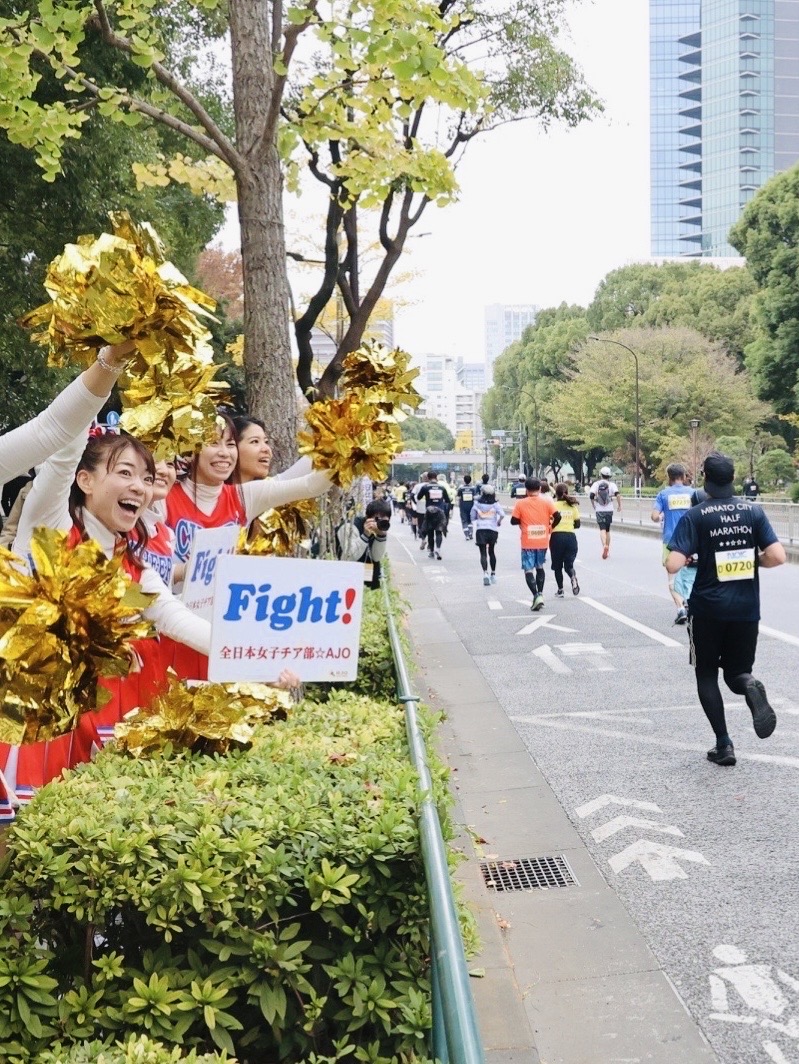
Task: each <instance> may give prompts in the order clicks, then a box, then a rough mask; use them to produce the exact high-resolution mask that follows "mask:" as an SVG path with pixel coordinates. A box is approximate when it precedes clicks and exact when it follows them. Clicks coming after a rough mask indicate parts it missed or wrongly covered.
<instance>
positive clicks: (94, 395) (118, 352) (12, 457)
mask: <svg viewBox="0 0 799 1064" xmlns="http://www.w3.org/2000/svg"><path fill="white" fill-rule="evenodd" d="M133 346H134V345H133V344H132V343H131V342H130V341H127V342H126V343H124V344H115V345H113V346H111V347H103V348H101V350H100V352H99V353H98V355H97V361H96V362H95V363H94V365H92V366H90V367H89V368H88V369H87V370H85V371H84V372H83V373H81V375H80V376H79V377H78V378H77V380H74V381H73V382H72V384H69V385H68V386H67V387H66V388H65V389H64V391H63V392H61V394H60V395H58V396H57V397H56V398H55V399H54V400H53V402H52V403H51V404H50V406H48V407H47V409H46V410H43V411H42V413H41V414H39V415H38V416H37V417H35V418H33V420H32V421H29V422H28V423H27V425H22V426H20V428H18V429H12V431H11V432H7V433H6V434H5V435H4V436H0V484H5V483H7V482H8V481H9V480H12V479H13V478H14V477H18V476H19V475H20V474H21V473H24V472H26V470H28V469H30V468H31V466H35V465H39V464H40V463H41V462H44V461H45V459H47V458H49V457H50V455H51V454H54V453H55V452H56V451H57V450H59V449H60V448H61V447H63V446H65V444H66V443H68V442H69V440H71V439H74V437H76V436H78V435H80V434H81V433H83V432H85V431H86V430H87V429H88V427H89V425H91V423H92V421H93V420H94V418H95V416H96V415H97V412H98V411H99V409H100V407H101V406H102V405H103V403H105V401H106V400H107V399H108V397H109V395H110V394H111V389H112V388H113V387H114V385H115V384H116V380H117V377H118V376H119V374H120V373H121V372H122V370H123V368H124V365H125V361H126V359H127V356H128V355H129V354H130V352H131V351H132V350H133Z"/></svg>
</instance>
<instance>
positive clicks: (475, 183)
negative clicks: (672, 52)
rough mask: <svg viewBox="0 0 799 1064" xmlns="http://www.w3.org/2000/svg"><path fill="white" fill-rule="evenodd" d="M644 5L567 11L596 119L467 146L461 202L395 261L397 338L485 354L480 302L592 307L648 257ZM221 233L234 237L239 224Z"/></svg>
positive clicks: (419, 346)
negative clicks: (598, 294) (407, 276)
mask: <svg viewBox="0 0 799 1064" xmlns="http://www.w3.org/2000/svg"><path fill="white" fill-rule="evenodd" d="M648 7H649V5H648V4H647V3H646V0H594V2H591V0H582V2H575V4H574V6H573V8H572V11H571V13H570V16H569V27H570V34H569V37H567V38H564V40H563V45H564V47H566V48H567V49H568V50H569V51H570V52H571V53H572V54H573V55H574V56H575V57H576V59H577V60H578V62H579V63H580V65H581V66H582V68H583V70H584V72H585V75H586V78H587V80H588V82H589V84H590V85H591V86H592V87H593V89H594V90H595V92H597V93H598V95H599V96H600V97H601V98H602V99H603V100H604V101H605V106H606V110H605V114H604V115H603V116H602V117H599V118H597V119H595V120H594V121H592V122H590V123H585V124H584V125H582V126H580V127H578V128H577V129H574V130H565V129H557V128H556V129H553V130H551V131H550V132H549V133H547V134H544V133H542V132H540V131H539V130H537V129H536V127H535V125H534V124H533V123H518V124H516V125H513V126H510V127H507V128H505V129H500V130H497V131H496V132H493V133H490V134H488V135H486V137H485V138H483V139H480V138H478V139H477V140H476V141H475V142H473V143H472V144H471V145H470V146H469V148H468V150H467V152H466V154H465V156H464V158H463V161H462V163H461V165H460V167H459V170H458V180H459V183H460V186H461V197H460V201H459V202H458V203H457V204H455V205H453V206H450V207H446V208H443V209H438V208H435V207H432V206H431V207H428V208H427V211H426V212H425V214H424V216H423V218H422V219H421V221H420V222H419V224H418V226H417V229H418V231H420V232H423V233H426V234H429V235H427V236H424V237H421V238H419V239H413V240H411V241H410V242H409V246H410V248H411V249H412V250H411V253H410V254H409V255H407V256H406V257H405V258H404V260H403V262H402V263H401V264H400V267H399V269H400V270H412V271H413V272H414V275H415V277H414V280H413V281H411V282H410V283H408V284H405V285H404V286H403V288H402V292H401V295H402V297H403V298H407V299H409V300H412V301H413V302H412V305H410V306H406V307H403V308H401V309H400V310H399V311H398V313H397V318H396V322H395V340H396V342H397V343H398V344H399V345H400V346H402V347H404V348H406V349H407V350H409V351H410V352H411V353H412V354H415V355H417V356H418V355H421V354H424V353H428V352H430V353H442V354H451V355H455V356H461V357H463V358H464V359H466V361H469V362H481V361H482V360H483V357H484V343H483V336H484V327H483V308H484V307H485V306H486V305H487V304H489V303H533V304H537V305H538V306H542V307H546V306H553V305H556V304H558V303H561V302H563V301H564V300H565V301H566V302H568V303H581V304H586V303H588V302H589V301H590V300H591V297H592V295H593V293H594V291H595V289H596V286H597V284H598V283H599V281H600V280H601V279H602V277H603V276H604V275H605V274H606V273H607V272H608V271H609V270H611V269H613V268H614V267H616V266H621V265H624V264H625V263H626V262H628V261H630V260H631V259H641V258H645V257H646V256H647V255H648V254H649V140H648V137H649V80H648V79H649V70H648V67H649V38H648ZM287 206H288V207H289V211H290V212H291V210H292V208H291V205H290V204H288V205H287ZM236 228H237V227H236ZM289 228H290V229H291V222H290V223H289ZM223 240H224V243H225V244H226V245H228V246H229V245H230V244H235V243H237V242H238V241H237V234H236V233H235V232H234V226H233V225H228V226H226V230H225V233H224V235H223Z"/></svg>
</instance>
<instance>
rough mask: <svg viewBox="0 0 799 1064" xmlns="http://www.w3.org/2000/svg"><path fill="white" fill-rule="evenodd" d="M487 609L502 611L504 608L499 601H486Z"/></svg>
mask: <svg viewBox="0 0 799 1064" xmlns="http://www.w3.org/2000/svg"><path fill="white" fill-rule="evenodd" d="M488 608H489V609H490V610H501V609H504V606H503V605H502V603H501V602H500V601H499V599H489V600H488Z"/></svg>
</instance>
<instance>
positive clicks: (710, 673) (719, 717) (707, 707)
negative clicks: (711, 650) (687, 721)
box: [696, 666, 752, 739]
mask: <svg viewBox="0 0 799 1064" xmlns="http://www.w3.org/2000/svg"><path fill="white" fill-rule="evenodd" d="M724 682H725V683H726V685H727V686H728V687H729V689H730V690H731V691H732V693H733V694H735V695H743V694H745V693H746V685H747V684H749V683H751V682H752V674H751V673H750V672H743V673H740V674H738V675H733V674H732V673H731V672H729V671H727V670H726V669H725V671H724ZM696 689H697V691H698V693H699V701H700V702H701V703H702V709H704V711H705V716H706V717H707V719H708V720H709V721H710V727H711V728H712V729H713V731H714V732H715V735H716V738H717V739H718V738H721V737H723V736H725V735H727V720H726V718H725V716H724V699H723V698H722V697H721V689H720V688H719V670H718V669H714V668H712V667H710V666H704V667H697V668H696Z"/></svg>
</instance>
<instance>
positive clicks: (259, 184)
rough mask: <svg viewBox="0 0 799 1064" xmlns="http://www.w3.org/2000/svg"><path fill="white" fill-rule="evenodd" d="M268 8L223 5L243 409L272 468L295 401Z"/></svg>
mask: <svg viewBox="0 0 799 1064" xmlns="http://www.w3.org/2000/svg"><path fill="white" fill-rule="evenodd" d="M271 8H272V5H271V3H269V2H267V0H230V39H231V52H232V59H233V85H234V94H233V104H234V111H235V118H236V147H237V149H238V151H239V153H240V155H241V156H242V159H243V160H244V161H243V164H242V165H241V166H240V167H239V170H238V172H237V173H236V185H237V192H238V211H239V223H240V225H241V261H242V270H243V274H244V372H245V381H246V388H247V407H248V409H249V412H250V414H252V415H253V416H254V417H258V418H261V419H262V420H263V421H264V422H265V424H266V431H267V436H268V438H269V441H270V443H271V444H272V447H273V449H274V452H275V466H276V468H279V469H283V468H285V467H286V466H287V465H288V464H289V463H290V462H291V461H292V460H293V459H294V458H295V457H296V394H295V389H294V373H293V368H292V363H291V344H290V340H289V286H288V278H287V274H286V243H285V232H284V225H283V176H282V171H281V167H280V158H279V156H278V152H277V146H276V143H275V132H276V131H275V130H274V129H273V128H272V125H273V122H272V118H271V113H272V112H271V104H272V95H273V93H274V92H275V91H276V89H275V75H274V70H273V68H272V49H271V42H270V34H271V25H272V20H271Z"/></svg>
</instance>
